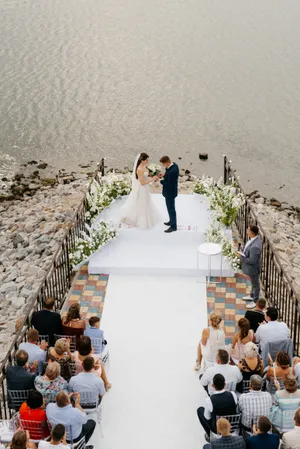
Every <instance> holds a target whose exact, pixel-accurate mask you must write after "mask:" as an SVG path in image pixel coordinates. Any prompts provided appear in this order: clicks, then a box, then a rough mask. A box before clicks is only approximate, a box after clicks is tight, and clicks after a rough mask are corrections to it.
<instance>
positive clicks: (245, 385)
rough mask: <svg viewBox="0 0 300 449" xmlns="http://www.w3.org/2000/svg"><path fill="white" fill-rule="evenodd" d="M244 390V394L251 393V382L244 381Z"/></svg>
mask: <svg viewBox="0 0 300 449" xmlns="http://www.w3.org/2000/svg"><path fill="white" fill-rule="evenodd" d="M242 390H243V393H249V391H250V380H243V383H242Z"/></svg>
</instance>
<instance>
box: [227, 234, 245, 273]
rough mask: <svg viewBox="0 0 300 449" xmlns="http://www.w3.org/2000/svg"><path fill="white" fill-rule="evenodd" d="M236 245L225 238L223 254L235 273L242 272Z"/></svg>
mask: <svg viewBox="0 0 300 449" xmlns="http://www.w3.org/2000/svg"><path fill="white" fill-rule="evenodd" d="M236 251H237V250H236V248H235V247H234V245H233V244H232V243H231V242H230V241H229V240H228V239H227V238H226V237H225V238H224V239H223V240H222V253H223V256H225V257H226V258H227V260H228V262H229V263H230V265H231V266H232V268H233V271H234V272H235V273H238V272H239V271H240V270H241V259H240V257H239V256H238V255H237V253H236Z"/></svg>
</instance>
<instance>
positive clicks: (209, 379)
mask: <svg viewBox="0 0 300 449" xmlns="http://www.w3.org/2000/svg"><path fill="white" fill-rule="evenodd" d="M216 361H217V366H211V367H210V368H208V369H207V370H206V371H205V372H204V374H203V376H202V377H201V379H200V383H201V385H202V386H203V387H204V388H205V389H206V390H207V389H208V392H209V394H213V392H214V390H213V388H212V383H213V377H214V375H215V374H222V375H223V376H224V378H225V382H226V385H227V390H231V391H235V389H236V384H237V383H239V382H241V381H242V380H243V376H242V373H241V371H240V370H239V369H238V367H237V366H235V365H229V363H228V362H229V354H228V352H227V351H225V349H219V351H218V352H217V358H216Z"/></svg>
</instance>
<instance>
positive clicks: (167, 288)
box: [90, 275, 207, 449]
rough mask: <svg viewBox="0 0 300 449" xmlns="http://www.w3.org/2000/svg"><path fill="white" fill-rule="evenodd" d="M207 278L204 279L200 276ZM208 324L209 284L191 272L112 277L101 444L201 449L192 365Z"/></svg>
mask: <svg viewBox="0 0 300 449" xmlns="http://www.w3.org/2000/svg"><path fill="white" fill-rule="evenodd" d="M202 281H203V282H204V279H202ZM206 324H207V306H206V285H205V283H200V282H199V279H198V280H196V279H193V278H186V277H182V278H181V277H151V276H140V277H139V276H125V275H111V276H110V278H109V283H108V289H107V294H106V299H105V305H104V314H103V319H102V324H101V328H102V329H104V332H105V335H106V337H107V340H108V342H109V348H110V355H111V361H110V368H109V380H110V381H111V382H112V384H113V387H112V389H111V390H110V392H109V393H107V394H106V396H105V397H104V399H103V426H102V427H103V432H104V438H101V439H100V438H99V437H98V436H99V433H98V432H97V434H95V435H94V437H93V438H92V440H91V443H90V444H94V446H95V449H154V448H155V449H183V448H184V449H199V448H201V447H202V445H203V444H204V437H203V431H202V428H201V426H200V424H199V422H198V418H197V415H196V409H197V407H199V406H200V405H203V403H204V394H203V390H202V389H201V388H200V385H199V381H198V375H197V374H196V373H195V372H194V371H193V365H194V363H195V358H196V346H197V342H198V340H199V336H200V333H201V330H202V329H203V327H204V326H206Z"/></svg>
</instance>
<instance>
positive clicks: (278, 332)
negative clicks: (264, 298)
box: [255, 307, 290, 351]
mask: <svg viewBox="0 0 300 449" xmlns="http://www.w3.org/2000/svg"><path fill="white" fill-rule="evenodd" d="M277 320H278V311H277V309H275V307H268V308H267V311H266V321H267V323H266V324H260V325H259V326H258V329H257V331H256V333H255V341H256V343H259V346H260V350H261V351H262V350H263V347H264V345H266V344H267V343H270V342H274V341H281V340H285V339H287V338H289V336H290V330H289V328H288V327H287V325H286V324H285V323H282V322H280V321H277Z"/></svg>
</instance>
